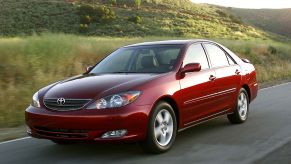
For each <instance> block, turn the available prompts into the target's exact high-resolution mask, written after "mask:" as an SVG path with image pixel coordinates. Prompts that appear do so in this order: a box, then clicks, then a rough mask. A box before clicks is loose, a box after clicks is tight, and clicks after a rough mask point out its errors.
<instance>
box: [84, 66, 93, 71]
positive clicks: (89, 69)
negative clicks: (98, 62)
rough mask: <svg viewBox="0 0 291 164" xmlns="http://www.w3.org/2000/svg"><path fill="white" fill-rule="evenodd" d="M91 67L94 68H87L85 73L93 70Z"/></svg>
mask: <svg viewBox="0 0 291 164" xmlns="http://www.w3.org/2000/svg"><path fill="white" fill-rule="evenodd" d="M93 67H94V66H88V67H87V68H86V72H90V71H91V70H92V69H93Z"/></svg>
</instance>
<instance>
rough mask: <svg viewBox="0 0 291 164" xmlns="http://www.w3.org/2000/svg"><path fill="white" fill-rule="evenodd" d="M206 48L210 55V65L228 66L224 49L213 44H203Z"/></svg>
mask: <svg viewBox="0 0 291 164" xmlns="http://www.w3.org/2000/svg"><path fill="white" fill-rule="evenodd" d="M205 47H206V50H207V52H208V55H209V57H210V60H211V63H212V67H220V66H228V65H229V64H228V60H227V58H226V55H225V53H224V51H222V50H221V49H220V48H219V47H217V46H216V45H213V44H205Z"/></svg>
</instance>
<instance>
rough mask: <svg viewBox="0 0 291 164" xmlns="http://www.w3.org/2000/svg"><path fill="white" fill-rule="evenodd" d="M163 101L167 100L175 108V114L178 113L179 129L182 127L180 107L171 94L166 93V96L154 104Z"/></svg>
mask: <svg viewBox="0 0 291 164" xmlns="http://www.w3.org/2000/svg"><path fill="white" fill-rule="evenodd" d="M161 101H164V102H167V103H169V104H170V105H171V106H172V107H173V110H174V112H175V115H176V121H177V130H178V129H179V127H180V120H181V119H180V112H179V107H178V104H177V102H176V101H175V100H174V98H172V97H171V96H170V95H165V96H162V97H160V98H159V99H158V100H157V101H156V102H155V103H154V104H155V105H156V104H157V103H158V102H161ZM155 105H154V106H155Z"/></svg>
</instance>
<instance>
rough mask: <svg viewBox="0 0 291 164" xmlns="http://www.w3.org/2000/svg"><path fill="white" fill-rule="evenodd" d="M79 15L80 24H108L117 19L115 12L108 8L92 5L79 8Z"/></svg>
mask: <svg viewBox="0 0 291 164" xmlns="http://www.w3.org/2000/svg"><path fill="white" fill-rule="evenodd" d="M78 14H79V16H80V23H81V24H83V23H86V24H88V23H87V22H88V21H90V22H89V23H91V22H98V23H108V22H111V21H113V20H115V19H116V14H115V12H114V11H113V10H112V9H110V8H109V7H106V6H97V7H95V6H92V5H82V6H81V7H80V8H79V11H78Z"/></svg>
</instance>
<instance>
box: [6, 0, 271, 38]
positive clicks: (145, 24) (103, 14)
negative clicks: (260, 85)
mask: <svg viewBox="0 0 291 164" xmlns="http://www.w3.org/2000/svg"><path fill="white" fill-rule="evenodd" d="M138 2H139V0H80V1H77V0H53V1H52V0H51V1H50V0H25V1H21V0H0V3H1V10H0V25H1V26H0V35H2V36H19V35H31V34H33V33H42V32H57V33H69V34H78V35H79V34H81V35H90V36H118V37H120V36H187V37H193V38H195V37H199V38H201V37H203V38H228V39H254V38H260V39H266V38H268V37H269V34H266V33H264V32H262V31H260V30H257V29H255V28H253V27H251V26H248V25H245V24H243V23H242V22H241V21H240V20H239V19H238V18H237V17H235V16H233V15H230V14H228V13H226V12H225V11H224V10H223V9H220V8H217V7H214V6H209V5H199V4H193V3H191V2H190V1H188V0H143V1H141V3H140V4H139V3H138Z"/></svg>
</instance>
